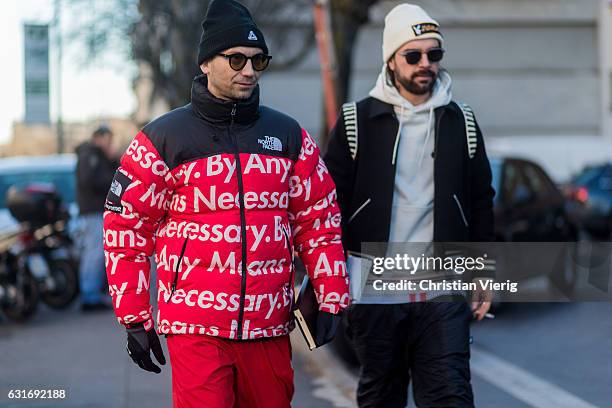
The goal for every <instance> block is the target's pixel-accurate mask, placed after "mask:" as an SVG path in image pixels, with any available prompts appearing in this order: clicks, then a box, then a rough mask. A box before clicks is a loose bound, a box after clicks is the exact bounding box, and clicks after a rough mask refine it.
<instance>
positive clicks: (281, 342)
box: [167, 334, 293, 408]
mask: <svg viewBox="0 0 612 408" xmlns="http://www.w3.org/2000/svg"><path fill="white" fill-rule="evenodd" d="M167 340H168V350H169V352H170V363H171V365H172V399H173V401H174V408H195V407H197V408H200V407H203V408H209V407H210V408H259V407H262V408H263V407H265V408H277V407H278V408H286V407H290V406H291V398H292V397H293V367H292V366H291V343H290V342H289V336H282V337H276V338H272V339H264V340H250V341H236V340H226V339H223V338H218V337H211V336H206V335H196V334H171V335H168V337H167Z"/></svg>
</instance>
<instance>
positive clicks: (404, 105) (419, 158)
mask: <svg viewBox="0 0 612 408" xmlns="http://www.w3.org/2000/svg"><path fill="white" fill-rule="evenodd" d="M386 76H387V66H386V65H384V66H383V69H382V72H381V74H380V75H379V77H378V80H377V82H376V86H375V87H374V89H372V91H370V96H372V97H374V98H376V99H378V100H380V101H382V102H385V103H388V104H391V105H393V107H394V110H395V113H396V116H397V118H398V121H399V129H398V133H397V135H396V140H395V149H394V154H393V159H392V160H393V162H396V163H397V168H396V171H395V186H394V191H393V204H392V209H391V229H390V233H389V242H427V243H428V242H432V241H433V200H434V182H433V171H434V161H433V158H432V156H431V153H432V152H433V150H434V139H435V137H434V133H435V115H434V109H435V108H437V107H440V106H444V105H448V104H449V103H450V101H451V99H452V94H451V77H450V75H449V74H448V73H447V72H446V71H444V70H441V71H440V73H439V75H438V80H437V81H436V83H435V85H434V88H433V92H432V95H431V98H429V99H428V100H427V102H425V103H424V104H422V105H418V106H414V105H412V104H411V103H410V102H409V101H408V100H407V99H405V98H404V97H403V96H401V94H400V93H399V91H398V90H397V89H396V88H395V87H394V86H392V85H390V84H389V83H388V81H387V80H386V79H387V78H386Z"/></svg>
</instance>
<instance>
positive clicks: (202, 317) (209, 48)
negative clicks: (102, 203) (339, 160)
mask: <svg viewBox="0 0 612 408" xmlns="http://www.w3.org/2000/svg"><path fill="white" fill-rule="evenodd" d="M202 26H203V33H202V38H201V42H200V47H199V55H198V65H199V66H200V69H201V71H202V73H203V75H199V76H197V77H196V78H195V79H194V81H193V84H192V90H191V103H190V104H188V105H186V106H184V107H181V108H178V109H176V110H173V111H172V112H170V113H167V114H166V115H164V116H162V117H160V118H158V119H155V120H154V121H152V122H151V123H149V124H148V125H146V126H145V127H144V128H143V129H142V131H141V132H139V133H138V135H137V136H136V138H135V139H134V140H133V142H132V143H131V144H130V146H129V147H128V149H127V150H126V152H125V154H124V155H123V157H122V160H121V167H120V168H119V170H118V171H117V173H116V175H115V178H114V180H113V182H112V186H111V189H110V191H109V193H108V197H107V201H106V210H107V211H106V212H105V218H104V236H105V250H106V252H107V255H108V260H109V262H108V264H107V276H108V281H109V286H110V292H111V295H112V297H113V301H114V307H115V312H116V314H117V317H118V320H119V322H120V323H121V324H123V325H125V326H126V328H127V333H128V343H127V348H128V352H129V354H130V356H131V357H132V359H133V360H134V362H135V363H137V364H138V365H139V366H140V367H141V368H142V369H144V370H147V371H151V372H156V373H159V372H160V371H161V369H160V368H159V367H158V366H157V365H156V364H154V363H153V361H152V360H151V355H150V352H151V351H152V352H153V354H154V356H155V358H156V359H157V361H158V362H159V363H160V364H165V361H166V360H165V357H164V355H163V353H162V349H161V345H160V341H159V338H158V337H157V334H156V331H155V329H154V324H155V323H154V321H153V312H152V308H151V305H150V302H149V279H150V278H149V256H150V255H151V254H153V253H154V252H155V257H156V263H157V278H158V281H157V284H158V285H157V286H158V293H157V299H158V307H159V312H158V314H157V325H158V326H157V331H158V332H159V333H160V334H165V335H166V337H167V341H168V349H169V352H170V356H171V359H170V360H171V362H172V389H173V399H174V406H175V407H203V406H206V407H220V408H221V407H223V408H225V407H234V406H244V407H266V408H268V407H289V406H290V403H291V398H292V396H293V369H292V367H291V344H290V342H289V336H288V334H289V332H290V330H291V329H292V328H293V319H292V313H291V306H292V304H293V278H294V268H293V252H294V249H295V251H296V252H297V254H298V255H299V256H300V258H301V259H302V261H303V263H304V264H305V266H306V269H307V272H308V274H309V276H310V278H311V280H312V282H313V286H314V287H315V288H316V291H317V295H318V301H319V311H320V312H319V320H318V328H317V335H320V336H321V338H320V340H329V339H330V338H331V337H333V335H334V333H335V329H336V327H337V325H338V323H339V321H340V319H339V317H338V315H339V314H340V313H341V311H342V310H343V309H344V308H345V307H346V306H347V305H348V299H349V296H348V279H347V278H346V273H345V265H344V253H343V250H342V244H341V240H340V222H339V221H340V220H339V219H340V211H339V209H338V206H337V204H336V200H335V188H334V184H333V182H332V180H331V177H330V176H329V173H328V172H327V169H326V168H325V165H324V164H323V163H322V161H321V160H320V157H319V149H318V147H317V146H316V144H315V143H314V141H313V139H312V138H311V137H310V135H309V134H308V133H307V132H306V131H304V130H303V129H302V128H301V127H300V125H299V124H298V123H297V122H296V121H295V120H294V119H292V118H290V117H289V116H287V115H285V114H283V113H280V112H278V111H275V110H273V109H270V108H268V107H265V106H263V105H260V103H259V86H258V81H259V78H260V76H261V74H262V72H263V71H264V70H265V69H266V68H267V66H268V63H269V61H270V59H271V57H270V56H269V55H268V47H267V45H266V42H265V39H264V36H263V33H262V32H261V31H260V30H259V28H258V27H257V26H256V25H255V23H254V22H253V20H252V18H251V15H250V13H249V11H248V10H247V9H246V8H245V7H244V6H243V5H241V4H240V3H238V2H236V1H233V0H213V1H212V2H211V3H210V6H209V8H208V11H207V14H206V17H205V19H204V22H203V23H202Z"/></svg>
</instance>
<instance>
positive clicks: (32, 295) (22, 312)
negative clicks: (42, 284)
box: [2, 272, 39, 323]
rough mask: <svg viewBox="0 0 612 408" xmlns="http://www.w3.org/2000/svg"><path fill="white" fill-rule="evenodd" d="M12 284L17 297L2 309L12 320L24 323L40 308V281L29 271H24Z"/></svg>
mask: <svg viewBox="0 0 612 408" xmlns="http://www.w3.org/2000/svg"><path fill="white" fill-rule="evenodd" d="M12 286H14V287H15V288H16V289H17V294H16V296H15V299H12V300H11V301H9V302H7V303H5V304H3V305H2V311H3V312H4V315H5V316H6V317H8V318H9V319H10V320H12V321H14V322H18V323H23V322H25V321H26V320H28V319H30V318H31V317H32V316H34V313H36V309H37V308H38V297H39V292H38V282H37V281H36V279H34V277H33V276H32V275H30V273H29V272H24V273H21V275H20V276H19V278H18V279H17V283H16V284H14V285H12Z"/></svg>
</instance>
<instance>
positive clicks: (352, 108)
mask: <svg viewBox="0 0 612 408" xmlns="http://www.w3.org/2000/svg"><path fill="white" fill-rule="evenodd" d="M342 117H343V119H344V132H345V133H346V140H347V141H348V145H349V150H350V152H351V157H352V158H353V160H355V158H357V148H358V147H359V129H358V127H357V103H356V102H350V103H345V104H344V105H342Z"/></svg>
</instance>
